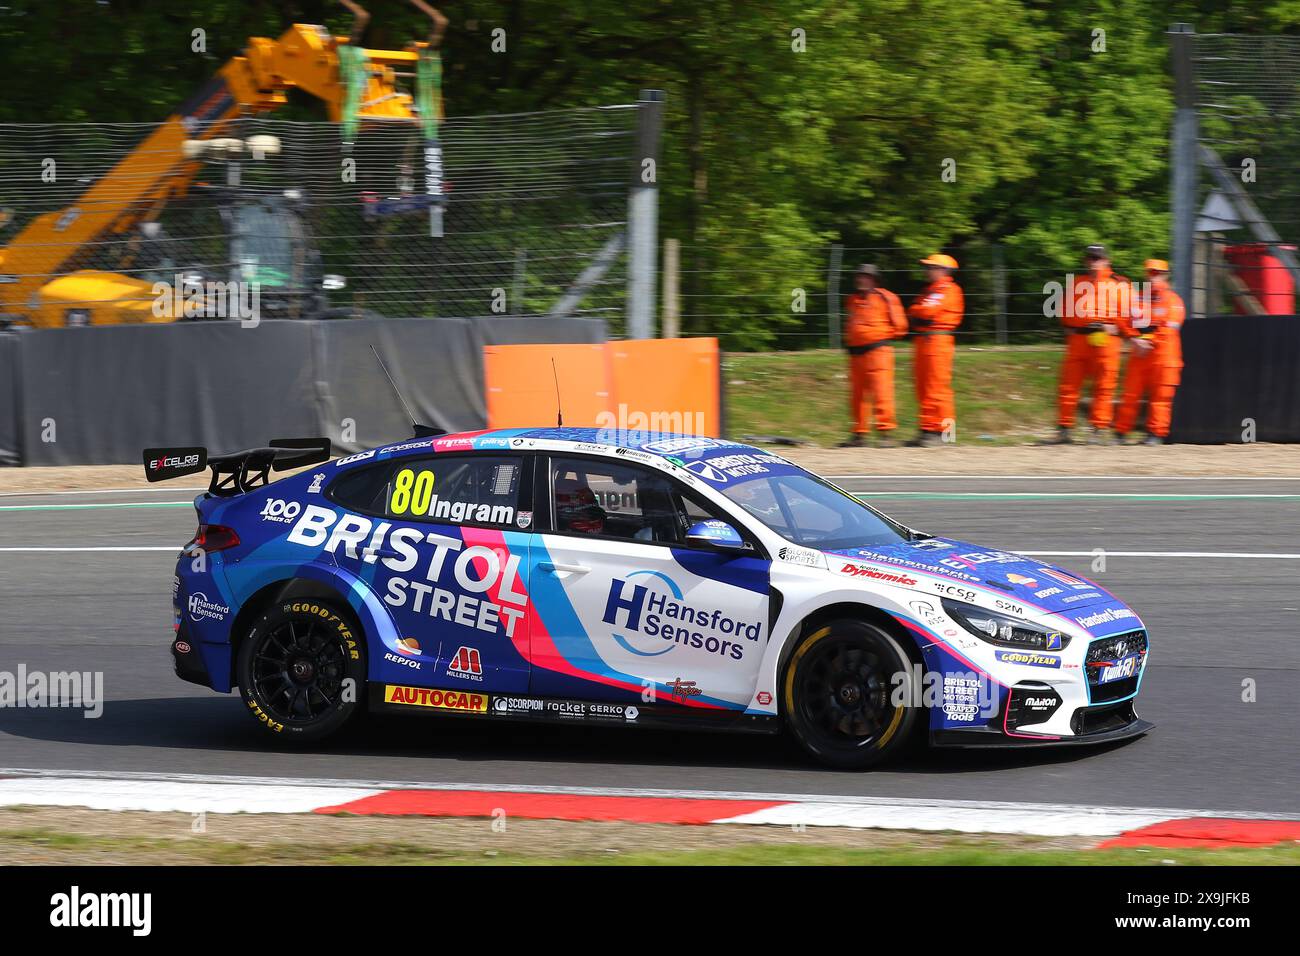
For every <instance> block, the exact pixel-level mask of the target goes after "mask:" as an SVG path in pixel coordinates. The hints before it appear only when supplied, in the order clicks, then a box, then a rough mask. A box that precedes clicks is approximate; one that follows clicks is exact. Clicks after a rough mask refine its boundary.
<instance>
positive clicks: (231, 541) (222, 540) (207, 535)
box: [185, 524, 239, 554]
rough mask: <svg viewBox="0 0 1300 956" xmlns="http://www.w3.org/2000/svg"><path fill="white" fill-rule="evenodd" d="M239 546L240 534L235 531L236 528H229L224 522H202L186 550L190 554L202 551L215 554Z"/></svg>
mask: <svg viewBox="0 0 1300 956" xmlns="http://www.w3.org/2000/svg"><path fill="white" fill-rule="evenodd" d="M238 546H239V535H237V534H236V533H235V529H234V528H227V527H226V526H225V525H223V524H201V525H199V530H198V531H196V532H195V533H194V540H193V541H191V542H190V543H189V544H187V545H186V546H185V551H186V552H187V553H189V554H194V553H195V552H200V551H201V552H203V553H204V554H214V553H216V552H217V551H225V550H226V549H228V548H236V547H238Z"/></svg>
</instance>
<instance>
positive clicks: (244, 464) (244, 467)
mask: <svg viewBox="0 0 1300 956" xmlns="http://www.w3.org/2000/svg"><path fill="white" fill-rule="evenodd" d="M329 459H330V440H329V439H328V438H275V439H272V440H271V443H270V444H269V445H265V446H263V447H261V448H246V449H244V450H243V451H237V452H232V453H230V454H228V455H214V456H213V457H211V458H209V457H208V451H207V449H206V448H203V447H202V446H199V445H195V446H191V447H186V448H146V449H145V450H144V476H145V478H146V479H147V480H148V481H151V482H153V481H167V480H168V479H171V478H180V477H182V476H184V475H195V474H198V473H199V472H201V471H203V469H204V468H210V469H211V470H212V477H211V479H210V480H209V481H208V494H210V495H212V496H214V497H217V498H230V497H233V496H234V495H242V494H244V493H245V492H248V491H252V490H254V489H255V488H261V487H262V486H263V485H265V484H267V483H268V482H269V481H270V478H271V472H272V471H291V470H292V469H294V468H306V467H307V466H308V465H315V464H318V463H320V462H322V461H329Z"/></svg>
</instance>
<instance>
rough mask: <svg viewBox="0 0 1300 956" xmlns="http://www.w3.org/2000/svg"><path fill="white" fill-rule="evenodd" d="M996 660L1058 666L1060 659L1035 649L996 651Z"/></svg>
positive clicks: (1040, 665)
mask: <svg viewBox="0 0 1300 956" xmlns="http://www.w3.org/2000/svg"><path fill="white" fill-rule="evenodd" d="M998 660H1000V661H1001V662H1002V663H1003V664H1027V665H1028V666H1030V667H1060V666H1061V659H1060V658H1059V657H1052V656H1051V655H1050V654H1039V653H1037V652H1036V651H998Z"/></svg>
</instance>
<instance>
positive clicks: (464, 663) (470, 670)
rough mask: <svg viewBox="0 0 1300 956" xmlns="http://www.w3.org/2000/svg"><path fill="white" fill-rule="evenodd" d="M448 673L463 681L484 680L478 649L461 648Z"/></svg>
mask: <svg viewBox="0 0 1300 956" xmlns="http://www.w3.org/2000/svg"><path fill="white" fill-rule="evenodd" d="M447 673H448V674H450V675H451V676H452V677H459V678H461V679H463V680H482V679H483V664H482V662H481V661H480V660H479V654H478V648H477V647H461V648H460V649H459V650H457V651H456V656H455V657H453V658H452V660H451V666H449V667H448V668H447Z"/></svg>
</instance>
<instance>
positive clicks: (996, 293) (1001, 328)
mask: <svg viewBox="0 0 1300 956" xmlns="http://www.w3.org/2000/svg"><path fill="white" fill-rule="evenodd" d="M993 308H994V309H995V310H996V311H995V312H994V314H993V321H994V328H995V329H996V336H995V338H996V340H997V343H998V345H1006V344H1007V266H1006V263H1005V262H1003V260H1002V243H1000V242H995V243H993Z"/></svg>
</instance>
